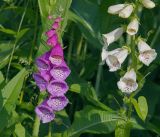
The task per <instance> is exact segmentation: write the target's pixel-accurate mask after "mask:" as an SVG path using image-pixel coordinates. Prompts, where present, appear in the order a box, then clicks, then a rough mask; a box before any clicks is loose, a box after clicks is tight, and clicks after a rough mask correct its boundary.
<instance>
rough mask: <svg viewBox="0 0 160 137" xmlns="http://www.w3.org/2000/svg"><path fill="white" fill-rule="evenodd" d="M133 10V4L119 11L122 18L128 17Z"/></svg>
mask: <svg viewBox="0 0 160 137" xmlns="http://www.w3.org/2000/svg"><path fill="white" fill-rule="evenodd" d="M132 12H133V6H132V5H127V6H126V7H124V8H123V9H122V10H121V11H120V12H119V17H121V18H128V17H129V16H130V15H131V14H132Z"/></svg>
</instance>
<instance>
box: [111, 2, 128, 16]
mask: <svg viewBox="0 0 160 137" xmlns="http://www.w3.org/2000/svg"><path fill="white" fill-rule="evenodd" d="M125 6H126V4H117V5H113V6H110V7H109V8H108V13H110V14H118V13H119V12H120V11H121V10H122V9H123V8H124V7H125Z"/></svg>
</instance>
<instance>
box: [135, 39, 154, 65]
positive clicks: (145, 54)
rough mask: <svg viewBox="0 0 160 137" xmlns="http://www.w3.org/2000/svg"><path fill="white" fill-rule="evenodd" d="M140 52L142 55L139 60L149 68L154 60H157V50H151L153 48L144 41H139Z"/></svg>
mask: <svg viewBox="0 0 160 137" xmlns="http://www.w3.org/2000/svg"><path fill="white" fill-rule="evenodd" d="M138 50H139V53H140V54H139V57H138V58H139V60H140V61H141V62H142V63H143V64H145V65H146V66H149V65H150V63H151V62H152V61H153V60H155V59H156V57H157V53H156V51H155V49H151V47H150V46H149V45H148V44H147V43H146V42H144V41H143V40H139V42H138Z"/></svg>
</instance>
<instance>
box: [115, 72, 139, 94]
mask: <svg viewBox="0 0 160 137" xmlns="http://www.w3.org/2000/svg"><path fill="white" fill-rule="evenodd" d="M117 85H118V88H119V89H120V90H121V91H122V92H123V93H126V94H130V93H132V92H133V91H136V90H137V88H138V84H137V82H136V73H135V71H134V69H131V70H130V71H128V72H126V74H125V75H124V76H123V77H122V78H120V81H118V83H117Z"/></svg>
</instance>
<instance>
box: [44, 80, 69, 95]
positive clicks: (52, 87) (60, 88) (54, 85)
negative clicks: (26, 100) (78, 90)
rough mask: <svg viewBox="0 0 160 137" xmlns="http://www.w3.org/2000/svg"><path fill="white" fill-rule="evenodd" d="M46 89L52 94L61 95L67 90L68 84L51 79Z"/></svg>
mask: <svg viewBox="0 0 160 137" xmlns="http://www.w3.org/2000/svg"><path fill="white" fill-rule="evenodd" d="M47 90H48V92H49V93H50V94H51V95H52V96H63V95H64V94H65V93H66V92H67V91H68V85H67V83H66V82H65V81H60V80H52V81H51V82H50V83H49V85H48V87H47Z"/></svg>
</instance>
